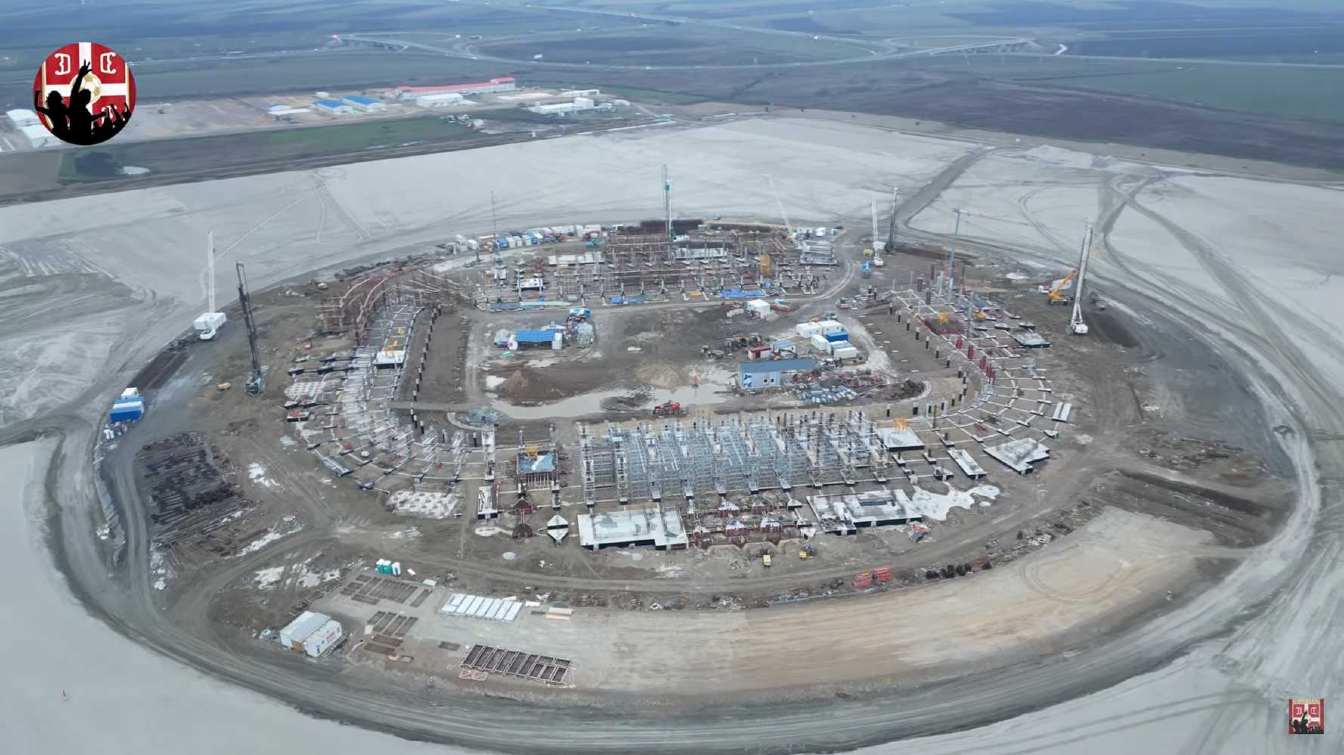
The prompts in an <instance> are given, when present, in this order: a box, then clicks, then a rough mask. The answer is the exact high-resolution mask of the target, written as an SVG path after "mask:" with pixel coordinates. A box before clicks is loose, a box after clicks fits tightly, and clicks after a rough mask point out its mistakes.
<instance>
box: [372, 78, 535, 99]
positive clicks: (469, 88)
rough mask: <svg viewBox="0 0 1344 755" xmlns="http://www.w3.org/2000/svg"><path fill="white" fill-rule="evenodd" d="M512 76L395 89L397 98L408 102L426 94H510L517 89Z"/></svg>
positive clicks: (405, 85)
mask: <svg viewBox="0 0 1344 755" xmlns="http://www.w3.org/2000/svg"><path fill="white" fill-rule="evenodd" d="M517 88H518V87H517V82H515V81H514V79H513V77H512V76H499V77H496V78H493V79H490V80H489V81H473V82H470V83H466V84H436V85H433V86H411V85H409V84H403V85H401V86H399V87H397V97H399V98H401V99H404V100H409V99H414V98H416V97H423V96H425V95H427V94H490V93H493V92H512V91H513V90H514V89H517Z"/></svg>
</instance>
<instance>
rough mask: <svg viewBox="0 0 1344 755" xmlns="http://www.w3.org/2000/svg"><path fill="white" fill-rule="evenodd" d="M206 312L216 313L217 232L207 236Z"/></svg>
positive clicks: (211, 232)
mask: <svg viewBox="0 0 1344 755" xmlns="http://www.w3.org/2000/svg"><path fill="white" fill-rule="evenodd" d="M205 301H206V305H205V311H206V312H214V311H215V232H214V231H210V232H209V233H207V234H206V236H205Z"/></svg>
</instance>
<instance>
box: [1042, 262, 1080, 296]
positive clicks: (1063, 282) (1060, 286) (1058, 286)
mask: <svg viewBox="0 0 1344 755" xmlns="http://www.w3.org/2000/svg"><path fill="white" fill-rule="evenodd" d="M1077 274H1078V271H1077V270H1070V271H1069V274H1068V275H1066V276H1064V277H1063V278H1060V279H1059V280H1057V281H1055V283H1054V285H1053V286H1051V287H1050V290H1049V291H1046V292H1045V298H1046V299H1048V300H1049V301H1050V303H1051V304H1067V303H1068V301H1069V297H1068V296H1065V294H1064V289H1066V288H1068V287H1069V284H1070V283H1073V276H1075V275H1077Z"/></svg>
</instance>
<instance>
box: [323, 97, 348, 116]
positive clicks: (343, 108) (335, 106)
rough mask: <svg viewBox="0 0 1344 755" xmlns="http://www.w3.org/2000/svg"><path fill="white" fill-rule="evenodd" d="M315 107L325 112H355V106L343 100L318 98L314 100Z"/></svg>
mask: <svg viewBox="0 0 1344 755" xmlns="http://www.w3.org/2000/svg"><path fill="white" fill-rule="evenodd" d="M313 107H314V108H317V110H318V111H319V112H323V113H332V114H344V113H353V112H354V108H352V107H350V106H349V105H347V104H345V103H344V102H343V101H341V100H316V101H314V102H313Z"/></svg>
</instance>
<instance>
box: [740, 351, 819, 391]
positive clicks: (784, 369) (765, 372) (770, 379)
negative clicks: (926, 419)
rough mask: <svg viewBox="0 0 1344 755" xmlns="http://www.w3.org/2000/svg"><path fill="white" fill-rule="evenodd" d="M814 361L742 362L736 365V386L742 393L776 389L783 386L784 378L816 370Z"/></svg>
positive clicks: (776, 360) (775, 360)
mask: <svg viewBox="0 0 1344 755" xmlns="http://www.w3.org/2000/svg"><path fill="white" fill-rule="evenodd" d="M816 367H817V362H816V360H814V359H774V360H768V359H767V360H759V361H755V362H742V363H741V364H739V365H738V378H737V379H738V385H740V386H742V390H744V391H757V390H761V389H763V388H776V387H778V386H780V385H783V384H784V379H785V377H786V376H788V375H791V374H793V373H795V372H808V371H809V370H813V369H816Z"/></svg>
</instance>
